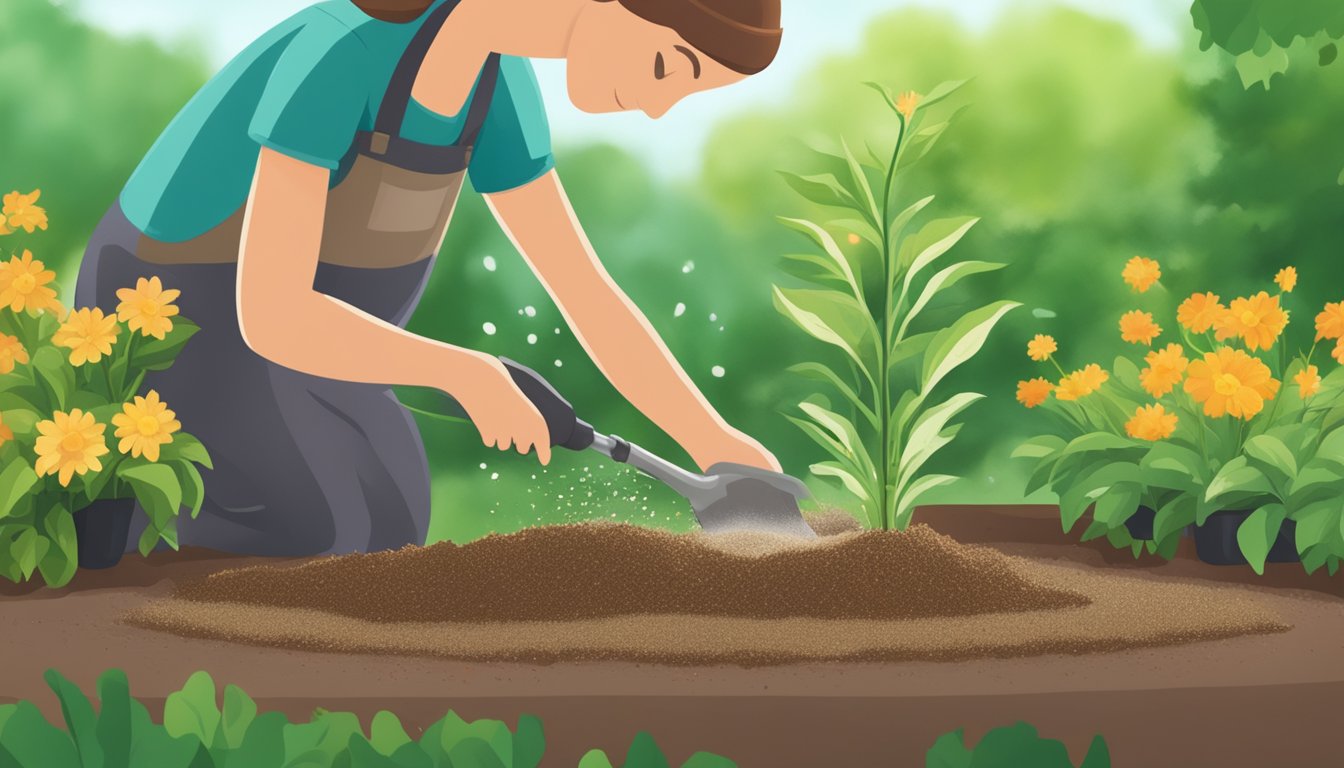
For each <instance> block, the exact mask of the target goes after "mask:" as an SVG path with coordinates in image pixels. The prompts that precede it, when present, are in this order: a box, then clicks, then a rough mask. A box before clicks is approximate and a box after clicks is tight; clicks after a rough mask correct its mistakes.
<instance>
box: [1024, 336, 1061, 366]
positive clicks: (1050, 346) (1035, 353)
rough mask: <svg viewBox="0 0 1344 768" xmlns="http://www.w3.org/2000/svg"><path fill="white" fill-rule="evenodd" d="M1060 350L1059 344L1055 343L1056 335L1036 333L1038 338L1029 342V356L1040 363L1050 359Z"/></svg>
mask: <svg viewBox="0 0 1344 768" xmlns="http://www.w3.org/2000/svg"><path fill="white" fill-rule="evenodd" d="M1058 351H1059V345H1058V344H1056V343H1055V339H1054V337H1053V336H1046V335H1045V334H1043V333H1038V334H1036V338H1034V339H1032V340H1031V341H1029V342H1027V356H1028V357H1030V358H1031V359H1032V360H1035V361H1036V362H1038V363H1041V362H1045V361H1046V360H1049V359H1050V356H1051V355H1053V354H1055V353H1056V352H1058Z"/></svg>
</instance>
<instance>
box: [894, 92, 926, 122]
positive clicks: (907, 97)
mask: <svg viewBox="0 0 1344 768" xmlns="http://www.w3.org/2000/svg"><path fill="white" fill-rule="evenodd" d="M923 100H924V97H923V96H920V95H919V94H918V93H915V92H914V91H906V92H905V93H902V94H901V96H900V98H898V99H896V111H897V112H900V113H901V114H902V115H904V116H905V119H906V120H909V119H910V118H912V117H914V116H915V110H916V109H919V103H920V102H921V101H923Z"/></svg>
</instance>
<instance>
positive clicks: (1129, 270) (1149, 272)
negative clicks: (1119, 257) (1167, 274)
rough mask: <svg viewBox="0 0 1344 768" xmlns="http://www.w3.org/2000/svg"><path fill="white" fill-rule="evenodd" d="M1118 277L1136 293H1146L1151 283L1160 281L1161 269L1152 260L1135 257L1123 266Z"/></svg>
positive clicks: (1151, 285)
mask: <svg viewBox="0 0 1344 768" xmlns="http://www.w3.org/2000/svg"><path fill="white" fill-rule="evenodd" d="M1120 276H1121V277H1123V278H1124V279H1125V282H1126V283H1128V284H1129V287H1131V288H1133V289H1134V290H1135V291H1137V292H1138V293H1147V292H1148V289H1149V288H1152V287H1153V283H1156V282H1157V281H1158V280H1161V279H1162V267H1161V266H1160V265H1159V264H1158V263H1157V262H1156V261H1153V260H1152V259H1145V258H1144V257H1142V256H1135V257H1134V258H1132V259H1130V260H1129V262H1128V263H1126V264H1125V269H1124V271H1123V272H1121V273H1120Z"/></svg>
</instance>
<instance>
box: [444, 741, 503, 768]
mask: <svg viewBox="0 0 1344 768" xmlns="http://www.w3.org/2000/svg"><path fill="white" fill-rule="evenodd" d="M510 744H512V742H510ZM506 759H507V762H506ZM448 760H449V762H450V764H451V765H454V766H459V765H462V766H471V768H508V766H509V765H511V764H512V759H511V758H504V757H501V756H500V754H499V753H498V752H496V751H495V750H494V749H493V748H492V747H491V745H490V742H488V741H486V740H485V739H482V738H479V737H476V736H469V737H467V738H465V739H463V740H461V741H459V742H457V743H456V744H454V745H453V747H452V749H450V750H448Z"/></svg>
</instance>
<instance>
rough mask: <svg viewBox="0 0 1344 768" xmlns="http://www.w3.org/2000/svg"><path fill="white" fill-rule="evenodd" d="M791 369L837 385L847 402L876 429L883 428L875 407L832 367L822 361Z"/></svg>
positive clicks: (794, 366)
mask: <svg viewBox="0 0 1344 768" xmlns="http://www.w3.org/2000/svg"><path fill="white" fill-rule="evenodd" d="M789 370H790V371H792V372H794V373H799V374H802V375H804V376H807V377H809V378H814V379H819V380H821V381H825V382H828V383H829V384H830V385H831V386H833V387H835V389H836V391H837V392H839V393H840V395H841V397H843V398H845V401H846V402H848V403H849V404H850V405H852V406H854V408H855V409H857V410H858V411H859V413H860V414H862V415H863V417H864V419H866V420H867V421H868V423H869V424H870V425H871V426H872V427H873V429H874V430H878V429H880V428H881V424H880V423H879V422H878V420H877V414H875V413H873V409H871V408H869V407H868V404H867V403H866V402H864V401H863V398H861V397H859V395H858V393H857V392H855V391H854V388H853V387H851V386H850V385H849V384H847V383H846V382H844V381H843V380H841V378H840V376H839V375H838V374H837V373H835V372H834V371H832V370H831V369H830V368H827V367H826V366H824V365H822V364H821V363H798V364H797V365H792V366H789Z"/></svg>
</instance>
